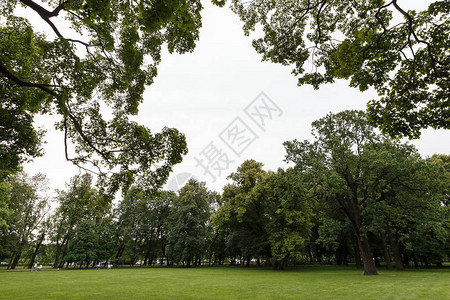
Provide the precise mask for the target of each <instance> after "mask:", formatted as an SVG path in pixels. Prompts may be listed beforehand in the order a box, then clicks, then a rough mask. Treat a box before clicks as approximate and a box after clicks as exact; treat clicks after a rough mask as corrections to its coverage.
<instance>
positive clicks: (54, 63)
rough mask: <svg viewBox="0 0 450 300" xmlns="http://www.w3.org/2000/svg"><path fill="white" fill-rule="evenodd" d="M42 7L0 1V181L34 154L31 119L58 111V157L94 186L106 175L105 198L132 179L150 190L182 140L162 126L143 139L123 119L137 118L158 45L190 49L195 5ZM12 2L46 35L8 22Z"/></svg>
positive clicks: (25, 0)
mask: <svg viewBox="0 0 450 300" xmlns="http://www.w3.org/2000/svg"><path fill="white" fill-rule="evenodd" d="M45 2H47V1H40V2H39V1H33V0H20V1H18V0H6V1H2V3H1V4H0V91H1V94H2V97H1V106H0V115H1V116H2V118H1V121H0V128H1V130H0V132H1V135H0V138H1V140H0V158H1V159H0V161H2V163H1V165H0V167H1V170H2V175H1V176H2V177H5V176H7V175H8V174H10V173H13V172H15V171H16V170H17V169H18V168H19V166H20V164H21V163H22V162H24V161H26V160H27V159H29V158H30V157H35V156H39V155H41V154H42V152H41V149H40V144H41V142H42V136H43V133H42V132H40V131H39V130H37V129H35V128H34V127H33V119H34V116H35V115H36V114H58V115H60V116H61V121H60V122H59V123H58V125H57V128H59V129H60V130H62V131H63V132H64V144H65V155H66V158H67V160H69V161H72V162H73V163H75V164H76V165H78V166H79V167H81V168H83V169H86V170H89V171H91V172H95V173H97V174H99V175H101V180H102V182H109V181H110V180H109V179H112V181H111V185H110V186H109V191H110V192H115V191H116V190H117V189H119V188H124V189H126V188H127V187H129V186H130V185H131V184H133V183H134V184H138V185H140V186H142V187H146V188H148V189H154V188H158V187H160V186H161V184H163V183H164V182H165V180H166V179H167V177H168V175H169V172H170V170H171V168H172V166H173V165H174V164H176V163H179V162H181V160H182V155H183V154H186V152H187V148H186V141H185V137H184V135H183V134H181V133H180V132H178V131H177V130H176V129H170V128H164V129H163V130H162V131H161V132H160V133H156V134H154V133H151V132H150V130H149V129H148V128H146V127H144V126H141V125H139V124H137V123H135V122H132V121H130V120H129V116H130V115H136V114H137V113H138V106H139V104H140V103H141V102H142V101H143V92H144V89H145V86H146V85H149V84H151V83H152V82H153V79H154V77H155V76H156V74H157V70H156V67H157V65H158V64H159V62H160V61H161V49H162V46H163V45H167V48H168V50H169V52H171V53H172V52H178V53H185V52H191V51H193V49H194V47H195V42H196V40H198V36H199V28H200V27H201V16H200V11H201V9H202V5H201V3H200V1H198V0H184V1H177V0H169V1H160V0H153V1H141V2H139V3H136V2H132V1H121V0H101V1H90V0H66V1H56V0H50V1H49V2H48V3H45ZM19 4H20V5H22V6H23V7H25V8H26V9H27V10H26V11H27V18H28V16H29V19H30V20H31V18H35V17H40V18H41V19H42V21H44V24H46V25H48V28H47V29H48V31H49V32H50V34H49V36H46V35H44V34H41V33H38V32H36V30H35V29H34V28H33V26H32V25H31V24H30V22H29V20H27V18H23V17H19V16H18V13H19V7H18V5H19ZM69 27H70V28H71V30H72V32H71V31H70V30H69V29H68V28H69ZM44 29H45V28H44ZM52 36H53V38H52ZM102 112H103V114H102ZM106 113H108V115H111V117H109V118H106V117H104V115H105V114H106ZM71 142H72V143H74V144H75V151H74V152H75V153H70V152H71V151H70V143H71Z"/></svg>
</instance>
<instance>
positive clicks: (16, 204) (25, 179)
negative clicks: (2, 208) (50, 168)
mask: <svg viewBox="0 0 450 300" xmlns="http://www.w3.org/2000/svg"><path fill="white" fill-rule="evenodd" d="M9 184H10V186H11V190H10V202H9V204H8V209H9V210H10V211H11V214H10V215H9V217H8V219H7V224H8V230H7V231H4V234H5V235H4V237H2V239H5V241H6V242H7V243H6V245H9V252H10V261H9V264H8V268H10V269H15V268H16V266H17V264H18V263H19V260H20V259H21V258H22V254H23V251H24V249H26V248H27V247H28V246H29V245H30V243H31V241H32V239H33V235H34V231H35V230H37V229H38V228H39V226H40V225H41V222H43V221H44V217H45V215H46V213H47V212H48V211H47V210H48V203H47V199H46V198H45V197H43V196H42V195H40V194H39V193H41V192H42V191H43V190H45V189H46V185H47V179H46V177H45V176H44V175H42V174H37V175H35V176H33V177H29V176H28V175H26V174H18V175H16V176H14V177H11V178H10V179H9Z"/></svg>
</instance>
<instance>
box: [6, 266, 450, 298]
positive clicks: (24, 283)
mask: <svg viewBox="0 0 450 300" xmlns="http://www.w3.org/2000/svg"><path fill="white" fill-rule="evenodd" d="M449 282H450V269H428V270H425V269H416V270H407V271H404V272H399V271H386V270H380V275H379V276H363V275H362V271H361V270H355V269H353V268H350V267H336V266H329V267H325V266H320V267H319V266H302V267H298V268H295V269H290V270H286V271H273V270H270V269H258V268H256V267H255V268H250V269H247V268H241V267H210V268H208V267H202V268H190V269H187V268H133V269H112V270H105V269H102V270H93V269H88V270H60V271H56V270H42V271H39V272H30V271H25V270H24V271H21V270H17V271H8V272H6V271H1V272H0V299H120V298H121V299H125V298H141V299H144V298H147V299H155V298H156V299H164V298H166V299H364V300H367V299H450V286H449Z"/></svg>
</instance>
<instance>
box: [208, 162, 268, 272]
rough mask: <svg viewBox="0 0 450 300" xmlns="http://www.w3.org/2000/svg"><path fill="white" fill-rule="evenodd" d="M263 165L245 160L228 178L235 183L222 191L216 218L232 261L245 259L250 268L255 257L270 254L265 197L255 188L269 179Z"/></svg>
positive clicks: (214, 217)
mask: <svg viewBox="0 0 450 300" xmlns="http://www.w3.org/2000/svg"><path fill="white" fill-rule="evenodd" d="M262 166H263V164H262V163H259V162H256V161H255V160H246V161H245V162H243V163H242V165H240V166H239V167H238V168H237V171H236V172H234V173H231V174H230V175H229V176H228V178H229V179H231V180H232V181H233V182H232V183H231V184H228V185H226V186H225V187H224V188H223V193H222V199H221V202H222V206H221V207H219V209H218V210H217V212H216V213H215V215H214V216H213V223H214V225H215V227H216V228H217V230H219V231H222V232H226V233H227V238H226V244H227V250H228V253H229V255H230V256H231V257H232V261H234V259H235V258H236V256H238V257H237V258H240V257H243V258H244V259H245V260H246V263H247V266H249V265H250V261H251V259H252V258H256V259H259V258H260V257H267V258H268V257H270V255H271V254H270V243H269V234H268V232H267V230H266V224H267V223H268V222H269V218H268V215H266V214H265V212H266V209H265V207H264V205H265V202H266V198H264V197H262V196H261V193H260V192H259V191H258V190H257V188H256V187H257V185H258V183H260V182H262V181H263V180H264V178H265V177H266V176H267V173H266V172H265V171H264V170H263V169H262Z"/></svg>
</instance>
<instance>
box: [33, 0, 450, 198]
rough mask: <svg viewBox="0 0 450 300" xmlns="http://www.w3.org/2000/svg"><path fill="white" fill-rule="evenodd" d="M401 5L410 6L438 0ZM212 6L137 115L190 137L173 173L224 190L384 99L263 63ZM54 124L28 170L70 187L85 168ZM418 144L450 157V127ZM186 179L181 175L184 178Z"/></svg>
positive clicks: (233, 20) (165, 59)
mask: <svg viewBox="0 0 450 300" xmlns="http://www.w3.org/2000/svg"><path fill="white" fill-rule="evenodd" d="M399 2H400V4H402V5H403V6H404V7H407V8H408V9H410V8H413V7H418V8H420V7H424V6H426V3H428V2H431V1H406V0H403V1H399ZM402 2H403V3H402ZM204 6H205V9H204V11H203V27H202V28H201V31H200V41H199V42H198V43H197V47H196V49H195V51H194V52H193V53H188V54H183V55H178V54H168V53H167V52H165V53H164V54H163V56H162V63H161V64H160V66H159V68H158V77H157V78H156V79H155V82H154V84H153V85H151V86H149V87H148V88H147V89H146V91H145V94H144V103H143V104H141V106H140V112H139V115H138V116H137V117H136V118H135V120H137V121H138V122H140V123H141V124H143V125H145V126H147V127H149V128H151V129H152V131H153V132H155V133H156V132H158V131H160V130H161V129H162V128H163V127H164V126H167V127H175V128H177V129H178V130H180V131H181V132H183V133H184V134H185V135H186V139H187V143H188V148H189V153H188V155H186V156H185V157H184V160H183V162H182V163H181V164H179V165H177V166H175V168H174V172H173V173H172V176H171V178H173V176H175V175H177V174H178V175H180V174H184V173H187V174H192V175H194V176H195V177H197V178H199V179H200V180H202V181H205V182H206V184H207V186H208V187H209V188H211V189H214V190H217V191H221V189H222V187H223V185H224V184H225V183H226V182H227V180H226V176H227V175H228V174H229V173H231V172H233V171H235V170H236V168H237V167H238V166H239V165H240V164H241V163H242V162H243V161H244V160H247V159H255V160H256V161H259V162H262V163H263V164H264V168H265V169H266V170H276V169H277V168H279V167H283V168H285V167H286V166H287V165H286V163H285V162H283V159H284V155H285V151H284V148H283V145H282V143H283V142H284V141H288V140H293V139H299V140H304V139H311V135H310V131H311V122H312V121H314V120H317V119H319V118H321V117H324V116H325V115H326V114H327V113H330V112H332V113H337V112H340V111H343V110H346V109H365V106H366V103H367V101H368V100H371V99H374V98H377V95H376V94H375V93H374V92H371V91H368V92H364V93H361V92H359V90H357V89H354V88H350V87H348V82H346V81H338V82H336V83H334V84H332V85H326V86H322V87H321V88H320V89H319V90H313V89H312V88H311V87H310V86H301V87H299V86H297V79H296V78H295V77H294V76H293V75H292V74H291V69H292V68H291V67H286V66H281V65H276V64H273V63H269V62H261V57H260V56H259V55H258V54H256V52H255V51H254V49H253V47H252V46H251V38H249V37H245V36H244V34H243V31H242V24H241V22H240V21H239V19H238V17H237V16H236V15H234V14H233V13H232V12H231V10H229V9H228V8H218V7H215V6H213V5H211V4H210V3H209V2H205V3H204ZM261 92H264V94H262V95H261ZM258 96H260V97H258ZM256 109H259V110H258V111H257V110H256ZM246 112H247V113H246ZM258 114H259V115H258ZM54 121H55V119H52V118H49V117H45V118H43V117H40V118H38V120H37V123H38V124H39V125H41V126H43V127H44V128H45V129H47V130H48V135H47V138H46V140H47V144H45V145H44V149H45V152H46V155H45V156H44V157H42V158H36V159H35V160H34V162H33V163H31V164H28V165H26V167H25V170H26V171H27V172H29V173H31V174H34V173H36V172H42V173H45V174H47V176H48V178H49V179H50V182H51V189H55V188H59V189H62V188H64V183H65V182H67V181H69V179H70V177H72V176H73V175H75V174H79V173H80V171H79V170H78V169H77V168H76V167H74V166H72V165H71V163H69V162H66V161H65V158H64V144H63V135H62V133H60V132H56V131H55V130H53V127H54V126H53V123H54ZM262 122H263V123H262ZM412 143H413V144H415V145H416V146H417V148H418V149H419V152H420V153H421V154H422V156H424V157H426V156H430V155H433V154H435V153H445V154H448V153H449V149H450V131H448V130H447V131H444V130H425V131H423V133H422V137H421V139H420V140H416V141H412ZM202 165H203V167H202ZM219 169H221V170H220V172H219ZM182 177H183V176H181V177H178V179H181V181H183V179H184V178H182ZM171 187H174V181H172V184H171Z"/></svg>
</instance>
